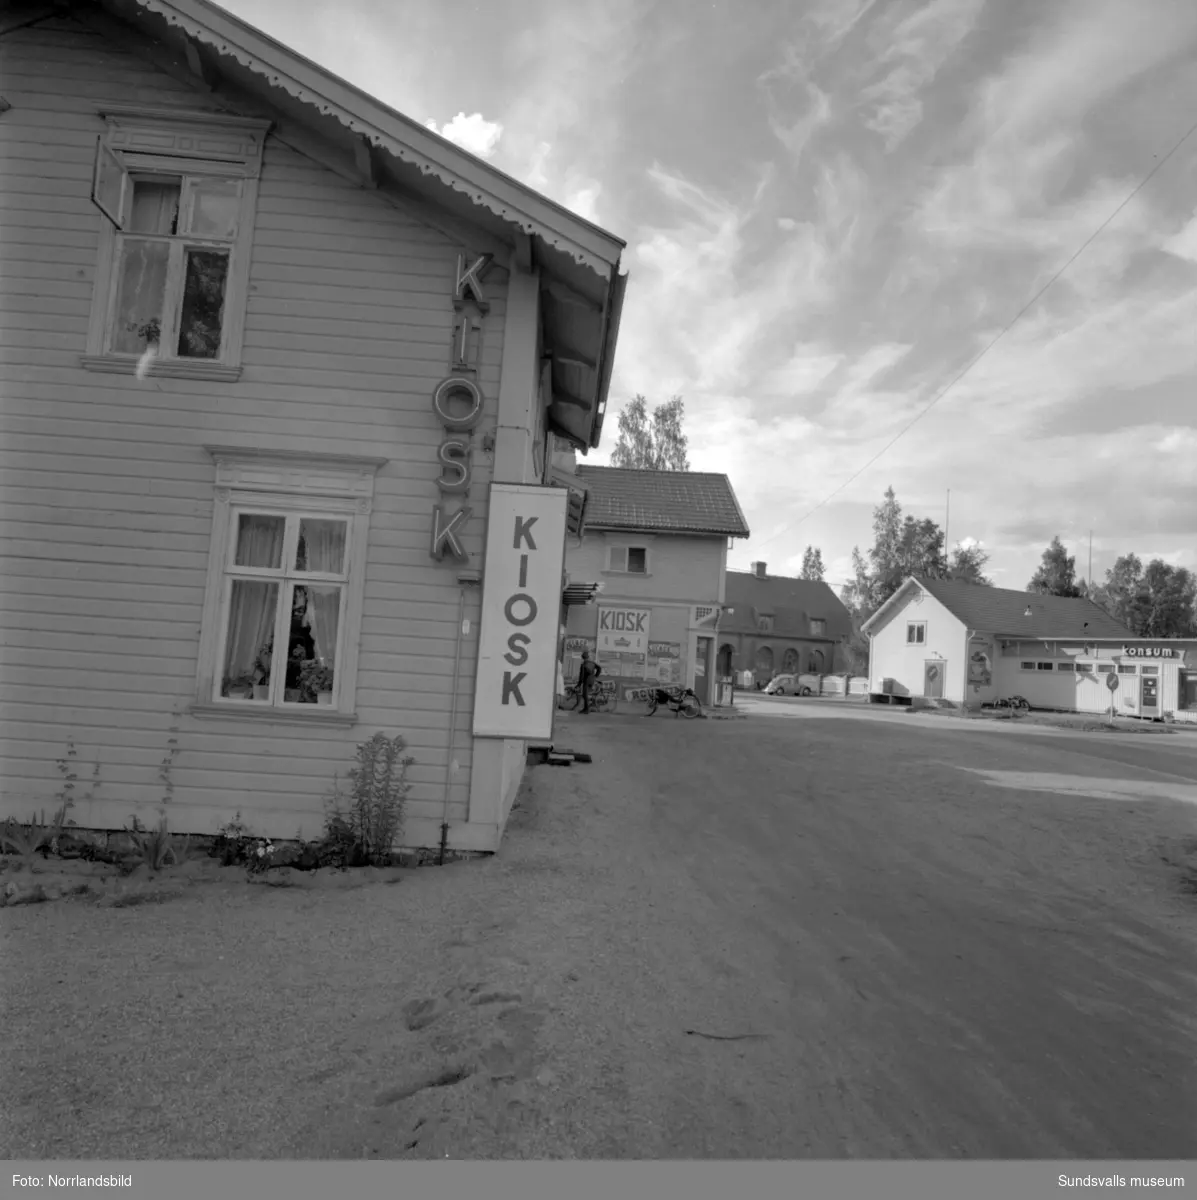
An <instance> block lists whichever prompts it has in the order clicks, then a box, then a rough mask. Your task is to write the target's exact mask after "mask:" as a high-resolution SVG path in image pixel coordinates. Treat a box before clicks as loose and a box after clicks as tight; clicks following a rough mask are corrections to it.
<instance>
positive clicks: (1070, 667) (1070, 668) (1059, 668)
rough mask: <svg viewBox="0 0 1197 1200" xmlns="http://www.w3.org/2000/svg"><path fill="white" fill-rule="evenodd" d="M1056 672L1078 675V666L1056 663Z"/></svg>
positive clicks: (1068, 663)
mask: <svg viewBox="0 0 1197 1200" xmlns="http://www.w3.org/2000/svg"><path fill="white" fill-rule="evenodd" d="M1056 670H1057V671H1067V672H1068V673H1069V674H1070V675H1075V674H1076V666H1075V664H1074V663H1070V662H1066V663H1056Z"/></svg>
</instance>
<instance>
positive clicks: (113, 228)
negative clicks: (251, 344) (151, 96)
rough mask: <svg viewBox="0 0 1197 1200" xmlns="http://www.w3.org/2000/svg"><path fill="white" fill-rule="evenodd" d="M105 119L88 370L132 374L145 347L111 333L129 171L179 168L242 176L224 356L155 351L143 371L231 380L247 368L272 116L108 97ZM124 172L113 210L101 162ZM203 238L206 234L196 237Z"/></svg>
mask: <svg viewBox="0 0 1197 1200" xmlns="http://www.w3.org/2000/svg"><path fill="white" fill-rule="evenodd" d="M100 116H101V117H103V118H104V119H105V121H106V126H105V130H104V132H103V133H102V134H101V135H100V138H99V140H98V143H97V146H96V168H95V176H94V178H93V193H92V199H93V201H94V202H95V203H96V206H97V208H99V209H100V212H101V217H100V239H99V243H100V244H99V251H98V255H97V260H96V274H95V285H94V290H93V292H92V303H91V316H90V319H89V322H88V331H87V352H86V353H85V354H84V355H82V356H81V359H80V365H81V366H82V367H83V368H84V369H85V370H88V371H99V372H103V373H109V374H122V375H123V374H133V373H135V372H136V370H137V368H138V364H139V362H140V361H141V355H139V354H122V353H118V352H115V351H112V350H110V349H109V348H108V337H109V332H110V328H111V324H112V321H113V318H114V313H115V306H116V304H117V291H118V288H119V285H120V278H119V271H118V269H117V268H118V261H117V244H118V238H120V237H121V236H123V233H122V230H121V229H120V228H118V226H119V225H120V223H121V221H122V220H123V213H124V205H125V203H126V201H127V191H128V174H129V173H133V172H149V173H162V174H172V173H173V174H179V175H190V176H196V175H205V174H214V175H220V176H225V177H228V176H231V177H236V178H239V179H240V180H241V181H242V190H241V204H240V211H239V216H238V223H237V232H236V236H235V238H233V239H232V241H231V242H230V243H229V247H230V249H229V267H228V276H227V281H226V287H225V297H224V314H225V315H224V323H223V326H222V329H221V345H220V357H219V358H218V359H178V358H173V357H166V358H160V357H157V356H154V357H152V358H151V359H149V360H148V362H147V365H146V367H145V373H147V374H150V375H156V376H165V377H169V378H176V379H207V380H216V381H219V382H233V381H235V380H236V379H238V378H240V375H241V354H242V349H243V345H244V339H245V311H246V306H247V304H248V301H249V268H250V258H251V253H252V249H253V236H254V223H255V217H256V214H257V207H258V178H259V176H260V174H261V165H262V150H263V146H264V144H265V140H266V133H267V131H268V130H269V128H270V125H271V122H270V121H268V120H261V119H257V118H248V117H233V116H229V115H227V114H224V113H214V112H202V111H195V110H190V109H175V108H170V107H165V106H156V107H141V106H133V105H119V104H110V105H105V106H104V107H103V108H102V109H101V110H100ZM105 165H107V166H109V167H110V168H111V169H113V170H118V171H122V172H125V175H124V182H123V183H122V185H121V188H120V192H119V197H120V198H119V201H118V204H117V205H116V207H117V208H118V209H119V210H120V211H118V212H116V213H113V212H112V211H111V209H110V206H109V205H107V204H106V203H105V202H104V200H103V199H102V198H101V197H100V196H99V195H98V186H99V181H100V178H101V172H102V170H103V167H104V166H105ZM196 240H197V241H200V242H202V240H203V239H196Z"/></svg>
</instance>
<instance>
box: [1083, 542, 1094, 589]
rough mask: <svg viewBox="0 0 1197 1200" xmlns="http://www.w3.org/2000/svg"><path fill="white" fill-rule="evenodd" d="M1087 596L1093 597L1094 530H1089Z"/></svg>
mask: <svg viewBox="0 0 1197 1200" xmlns="http://www.w3.org/2000/svg"><path fill="white" fill-rule="evenodd" d="M1085 594H1086V595H1087V596H1089V597H1090V598H1092V596H1093V530H1092V529H1090V530H1089V580H1088V583H1087V584H1086V586H1085Z"/></svg>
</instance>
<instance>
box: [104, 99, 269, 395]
mask: <svg viewBox="0 0 1197 1200" xmlns="http://www.w3.org/2000/svg"><path fill="white" fill-rule="evenodd" d="M264 127H265V123H264V122H260V121H247V120H239V119H233V118H227V117H221V116H219V115H217V114H203V115H202V117H201V116H196V118H195V119H189V118H186V117H182V118H175V119H172V118H165V117H163V118H158V117H156V116H153V115H150V114H145V115H141V116H137V115H132V114H129V113H127V112H126V113H121V114H109V128H108V131H107V133H106V134H105V135H104V136H103V137H101V138H100V140H99V143H98V145H97V148H96V163H95V172H94V177H93V181H92V199H93V200H94V202H95V204H96V206H97V207H98V208H99V209H100V210H101V211H102V212H103V213H104V215H105V216H106V217H107V220H106V221H105V222H104V223H103V229H102V235H101V242H100V262H99V266H98V269H97V271H96V285H95V293H94V298H93V304H92V318H91V328H90V332H89V335H88V353H87V355H86V356H85V357H84V360H83V362H84V366H85V367H88V368H90V369H92V370H104V371H130V372H131V371H133V370H134V369H135V368H136V366H137V364H138V362H139V361H140V360H141V359H142V357H143V356H144V355H145V353H146V352H147V351H152V352H153V357H154V364H153V368H152V369H153V373H154V374H158V375H175V376H184V377H190V378H200V379H235V378H236V377H237V375H238V374H239V365H240V357H241V337H242V328H243V325H244V309H245V301H246V292H247V286H248V277H249V257H250V249H251V244H252V234H253V229H252V226H253V219H254V209H255V206H256V197H257V178H256V177H257V173H258V164H259V158H260V154H261V130H262V129H263V128H264ZM197 143H202V144H204V145H208V146H211V147H212V148H213V154H214V158H213V159H212V161H206V160H204V159H202V158H197V157H194V151H193V150H192V149H191V148H192V147H193V146H194V145H196V144H197ZM130 144H134V145H145V146H149V145H153V146H155V147H159V148H160V149H157V150H156V151H155V152H154V153H152V154H150V153H143V152H140V151H133V150H130V149H128V148H127V147H128V146H129V145H130Z"/></svg>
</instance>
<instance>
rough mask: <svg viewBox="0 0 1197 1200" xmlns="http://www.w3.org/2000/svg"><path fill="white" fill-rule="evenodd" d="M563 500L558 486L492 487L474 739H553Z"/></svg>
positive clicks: (565, 496)
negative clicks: (551, 737)
mask: <svg viewBox="0 0 1197 1200" xmlns="http://www.w3.org/2000/svg"><path fill="white" fill-rule="evenodd" d="M568 502H569V494H568V492H566V491H565V490H564V489H563V488H548V487H535V486H527V485H520V484H505V483H496V484H492V485H491V490H490V519H489V522H488V533H487V539H486V566H485V571H484V574H483V587H484V591H483V596H482V624H481V627H480V629H479V634H478V682H477V689H476V692H475V698H474V736H475V737H503V738H548V737H550V736H552V730H553V709H554V707H555V705H556V682H557V637H558V628H559V621H560V618H561V575H562V571H563V570H564V566H565V516H566V505H567V504H568Z"/></svg>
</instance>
